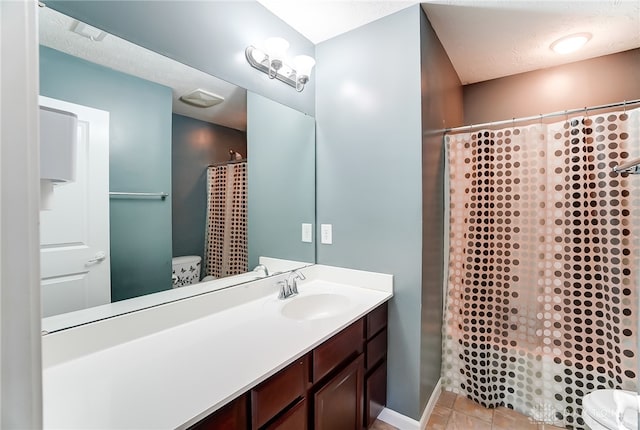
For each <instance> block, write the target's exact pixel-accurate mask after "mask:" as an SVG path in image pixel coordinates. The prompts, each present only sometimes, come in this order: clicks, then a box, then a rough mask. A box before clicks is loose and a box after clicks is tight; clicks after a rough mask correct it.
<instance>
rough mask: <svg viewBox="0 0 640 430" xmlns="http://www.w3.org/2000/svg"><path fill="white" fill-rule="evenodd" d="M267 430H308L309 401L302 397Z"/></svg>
mask: <svg viewBox="0 0 640 430" xmlns="http://www.w3.org/2000/svg"><path fill="white" fill-rule="evenodd" d="M266 430H307V402H306V401H305V399H302V400H300V401H299V402H298V404H297V405H295V406H294V407H292V408H291V409H290V410H289V411H287V413H286V414H284V415H283V416H282V417H280V418H278V419H277V420H276V421H275V422H274V423H273V424H271V425H269V426H268V427H267V428H266Z"/></svg>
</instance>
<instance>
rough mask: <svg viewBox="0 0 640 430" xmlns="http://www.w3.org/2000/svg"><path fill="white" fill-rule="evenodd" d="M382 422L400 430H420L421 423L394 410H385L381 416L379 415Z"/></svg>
mask: <svg viewBox="0 0 640 430" xmlns="http://www.w3.org/2000/svg"><path fill="white" fill-rule="evenodd" d="M378 419H379V420H380V421H384V422H385V423H387V424H390V425H392V426H394V427H396V428H399V429H400V430H420V423H419V422H418V421H416V420H414V419H412V418H409V417H407V416H406V415H402V414H401V413H399V412H396V411H394V410H393V409H389V408H384V409H383V410H382V412H380V415H378Z"/></svg>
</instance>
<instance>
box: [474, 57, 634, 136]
mask: <svg viewBox="0 0 640 430" xmlns="http://www.w3.org/2000/svg"><path fill="white" fill-rule="evenodd" d="M633 99H640V49H633V50H630V51H624V52H620V53H617V54H611V55H605V56H602V57H597V58H592V59H589V60H584V61H578V62H575V63H570V64H565V65H563V66H557V67H551V68H548V69H541V70H535V71H532V72H527V73H520V74H517V75H512V76H506V77H504V78H498V79H492V80H490V81H485V82H479V83H476V84H470V85H465V86H464V123H465V124H467V125H468V124H480V123H485V122H490V121H499V120H505V119H509V118H514V117H515V118H517V117H523V116H532V115H539V114H544V113H549V112H557V111H563V110H567V109H577V108H581V107H585V106H594V105H601V104H606V103H615V102H621V101H624V100H633Z"/></svg>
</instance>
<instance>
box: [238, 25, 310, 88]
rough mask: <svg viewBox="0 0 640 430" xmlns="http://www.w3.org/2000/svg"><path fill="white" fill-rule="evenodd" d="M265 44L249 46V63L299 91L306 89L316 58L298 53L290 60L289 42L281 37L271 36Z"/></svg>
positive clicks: (246, 54)
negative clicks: (288, 52) (259, 46)
mask: <svg viewBox="0 0 640 430" xmlns="http://www.w3.org/2000/svg"><path fill="white" fill-rule="evenodd" d="M263 46H264V48H261V49H259V48H256V47H255V46H252V45H251V46H248V47H247V49H246V50H245V56H246V57H247V61H248V62H249V64H251V66H252V67H254V68H256V69H258V70H260V71H261V72H264V73H266V74H267V75H268V76H269V78H271V79H278V80H279V81H282V82H284V83H285V84H288V85H291V86H292V87H293V88H295V89H296V91H298V92H300V91H302V90H304V86H305V85H306V84H307V82H309V77H310V76H311V70H312V69H313V66H315V64H316V60H314V59H313V57H310V56H308V55H298V56H296V57H295V58H294V59H293V61H291V62H288V61H287V58H286V55H287V49H289V42H287V41H286V40H285V39H283V38H281V37H270V38H268V39H267V40H265V41H264V43H263Z"/></svg>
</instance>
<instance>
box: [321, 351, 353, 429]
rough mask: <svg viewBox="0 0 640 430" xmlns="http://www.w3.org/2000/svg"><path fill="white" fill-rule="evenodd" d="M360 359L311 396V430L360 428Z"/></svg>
mask: <svg viewBox="0 0 640 430" xmlns="http://www.w3.org/2000/svg"><path fill="white" fill-rule="evenodd" d="M363 384H364V356H363V355H362V354H361V355H359V356H358V358H356V359H355V360H354V361H353V362H351V364H349V365H348V366H347V367H345V368H344V370H342V371H341V372H340V373H338V374H337V375H336V376H334V377H333V378H331V379H330V380H329V381H328V382H326V383H325V384H324V385H323V386H322V387H320V389H319V390H318V391H317V392H316V393H315V394H314V395H313V404H314V407H313V423H314V427H313V428H314V429H315V430H358V429H361V428H362V401H363V398H362V389H363Z"/></svg>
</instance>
